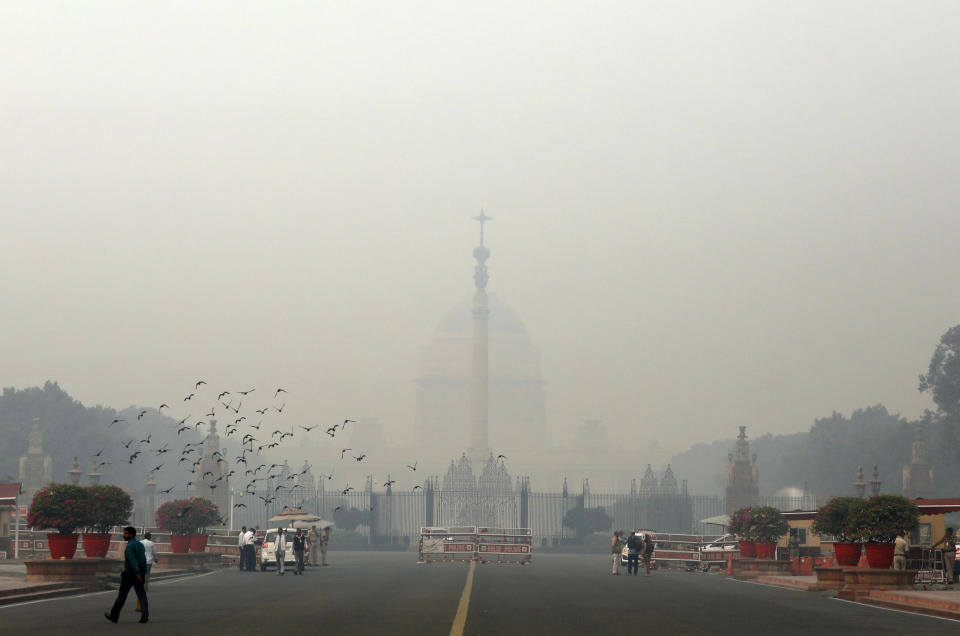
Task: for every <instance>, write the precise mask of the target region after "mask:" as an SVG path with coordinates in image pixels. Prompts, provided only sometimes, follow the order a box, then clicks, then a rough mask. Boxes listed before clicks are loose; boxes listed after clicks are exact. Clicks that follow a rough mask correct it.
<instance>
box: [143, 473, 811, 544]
mask: <svg viewBox="0 0 960 636" xmlns="http://www.w3.org/2000/svg"><path fill="white" fill-rule="evenodd" d="M190 495H192V493H186V492H176V491H172V492H170V493H165V494H163V495H158V496H157V498H156V505H157V506H159V505H161V504H162V503H164V502H165V501H168V500H171V499H177V498H182V497H187V496H190ZM272 496H273V498H271V497H267V496H266V493H258V494H250V493H237V492H234V493H232V495H231V503H230V506H231V510H230V511H223V512H224V526H231V527H233V528H239V527H240V526H248V527H250V526H256V527H258V528H266V527H267V526H268V525H269V523H268V521H267V520H268V519H269V518H270V517H273V516H274V515H277V514H279V513H280V512H282V511H283V509H284V507H298V508H302V509H303V510H304V511H307V512H311V513H314V514H316V515H318V516H319V517H321V518H323V519H326V520H328V521H331V522H333V523H335V524H336V525H337V527H338V528H341V529H347V530H356V531H357V532H359V533H361V534H363V535H365V536H367V537H368V538H369V541H370V542H372V543H392V542H400V541H403V538H404V537H407V538H408V539H407V540H412V539H413V538H414V537H417V536H418V535H419V533H420V528H421V527H424V526H440V527H445V526H465V525H478V526H493V527H501V528H519V527H525V528H531V529H532V530H533V534H534V536H535V537H537V539H538V543H542V540H543V539H547V540H548V541H552V542H554V543H557V542H563V541H567V540H570V539H573V538H575V537H576V536H577V535H578V525H579V524H580V523H585V522H584V521H583V520H582V519H581V520H580V521H579V522H578V519H580V518H581V517H584V516H586V517H589V516H590V515H591V514H595V512H593V511H590V510H589V509H595V508H599V509H600V510H601V511H602V513H603V514H605V515H607V517H609V518H610V520H611V521H612V523H611V524H610V526H612V527H613V528H618V529H624V530H629V529H634V528H648V529H651V530H655V531H661V532H680V533H697V534H719V533H720V531H722V528H718V527H717V526H708V525H705V524H702V523H700V521H701V520H702V519H707V518H710V517H715V516H717V515H722V514H724V512H726V501H725V499H724V497H722V496H705V495H682V494H679V495H621V494H606V493H599V494H597V493H584V494H576V495H573V494H569V495H568V494H562V493H540V492H530V491H527V490H524V489H520V490H518V491H514V492H484V491H477V490H470V491H450V490H442V489H439V488H433V487H430V484H429V483H428V487H427V488H426V489H424V490H416V491H412V492H411V491H393V492H384V491H374V490H370V489H366V490H360V491H350V492H348V493H346V494H343V493H341V492H339V491H335V492H330V491H325V490H323V489H318V490H306V489H296V490H295V491H292V492H290V493H279V494H273V495H272ZM264 499H266V500H267V503H264ZM758 503H759V504H762V505H771V506H775V507H777V508H780V509H781V510H796V509H800V508H805V507H806V508H810V507H812V505H813V502H811V501H810V500H809V498H792V497H779V498H774V497H766V498H761V500H760V501H759V502H758ZM579 509H584V510H586V511H587V512H580V511H579ZM231 512H232V517H231V516H230V513H231ZM578 515H579V516H578ZM580 527H585V526H580Z"/></svg>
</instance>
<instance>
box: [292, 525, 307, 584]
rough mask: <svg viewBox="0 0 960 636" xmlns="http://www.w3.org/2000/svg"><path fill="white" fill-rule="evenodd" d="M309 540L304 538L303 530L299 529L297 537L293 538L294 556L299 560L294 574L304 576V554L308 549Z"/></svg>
mask: <svg viewBox="0 0 960 636" xmlns="http://www.w3.org/2000/svg"><path fill="white" fill-rule="evenodd" d="M306 543H307V538H306V537H304V536H303V530H301V529H300V528H297V536H295V537H294V538H293V556H294V557H296V559H297V569H296V570H294V571H293V573H294V574H303V552H304V550H305V549H306V547H307V546H306Z"/></svg>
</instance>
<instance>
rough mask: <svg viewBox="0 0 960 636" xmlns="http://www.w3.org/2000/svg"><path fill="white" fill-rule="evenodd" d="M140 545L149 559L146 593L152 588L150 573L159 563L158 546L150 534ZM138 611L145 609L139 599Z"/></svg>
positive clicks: (144, 587) (145, 534) (145, 575)
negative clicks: (155, 564)
mask: <svg viewBox="0 0 960 636" xmlns="http://www.w3.org/2000/svg"><path fill="white" fill-rule="evenodd" d="M140 543H142V544H143V554H144V556H145V557H146V559H147V571H146V572H145V573H144V574H143V591H144V592H146V591H147V589H148V588H149V587H150V573H151V572H153V564H154V563H156V562H157V546H156V544H154V543H153V535H152V534H150V533H149V532H145V533H144V534H143V538H142V539H140ZM136 611H138V612H142V611H143V608H142V607H140V599H137V610H136Z"/></svg>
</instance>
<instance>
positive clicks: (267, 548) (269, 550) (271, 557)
mask: <svg viewBox="0 0 960 636" xmlns="http://www.w3.org/2000/svg"><path fill="white" fill-rule="evenodd" d="M284 532H286V534H287V550H286V552H284V553H283V562H284V563H289V564H290V565H295V564H296V562H297V558H296V555H294V553H293V537H294V536H295V535H296V534H297V530H296V528H285V529H284ZM279 533H280V528H270V529H269V530H267V532H266V534H265V535H264V537H263V544H262V545H261V546H260V569H261V570H266V569H267V566H273V567H277V554H276V552H275V551H274V547H275V546H276V544H277V535H278V534H279Z"/></svg>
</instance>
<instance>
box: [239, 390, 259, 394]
mask: <svg viewBox="0 0 960 636" xmlns="http://www.w3.org/2000/svg"><path fill="white" fill-rule="evenodd" d="M254 391H256V389H250V390H249V391H237V393H239V394H240V395H246V394H248V393H253V392H254Z"/></svg>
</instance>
